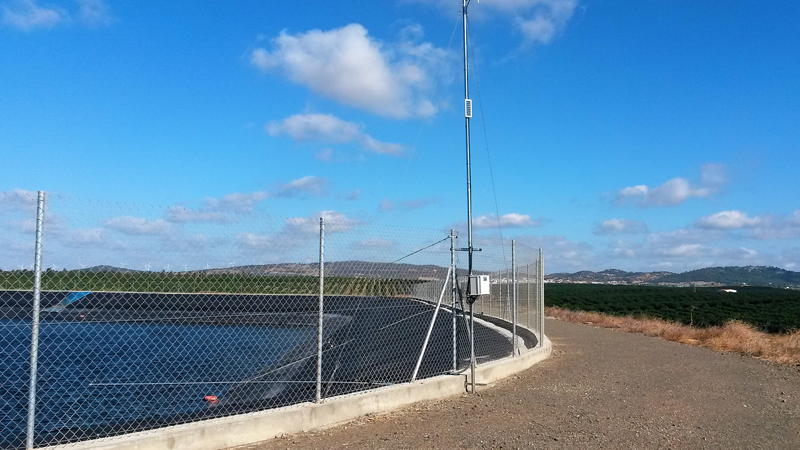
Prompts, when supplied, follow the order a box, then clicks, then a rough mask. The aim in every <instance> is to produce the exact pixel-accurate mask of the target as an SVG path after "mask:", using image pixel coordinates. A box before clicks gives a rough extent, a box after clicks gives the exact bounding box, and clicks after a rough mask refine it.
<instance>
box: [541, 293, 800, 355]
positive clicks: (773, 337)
mask: <svg viewBox="0 0 800 450" xmlns="http://www.w3.org/2000/svg"><path fill="white" fill-rule="evenodd" d="M545 312H546V314H547V315H548V316H552V317H555V318H556V319H559V320H563V321H566V322H574V323H582V324H586V325H594V326H598V327H602V328H613V329H616V330H621V331H628V332H632V333H641V334H644V335H647V336H654V337H660V338H662V339H666V340H668V341H674V342H680V343H682V344H688V345H695V346H699V347H706V348H710V349H713V350H717V351H723V352H735V353H740V354H743V355H749V356H753V357H756V358H760V359H764V360H767V361H771V362H774V363H777V364H784V365H792V366H796V365H800V331H795V332H793V333H785V334H769V333H763V332H760V331H757V330H756V329H754V328H753V327H752V326H750V325H748V324H746V323H743V322H739V321H730V322H728V323H726V324H725V325H723V326H721V327H711V328H697V327H693V326H689V325H683V324H680V323H675V322H667V321H664V320H660V319H651V318H647V317H631V316H624V317H620V316H608V315H605V314H599V313H593V312H585V311H570V310H567V309H561V308H554V307H548V308H546V309H545Z"/></svg>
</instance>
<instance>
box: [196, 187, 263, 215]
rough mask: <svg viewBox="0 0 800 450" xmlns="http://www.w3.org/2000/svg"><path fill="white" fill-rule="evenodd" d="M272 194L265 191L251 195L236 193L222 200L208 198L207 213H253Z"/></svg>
mask: <svg viewBox="0 0 800 450" xmlns="http://www.w3.org/2000/svg"><path fill="white" fill-rule="evenodd" d="M269 197H270V194H269V193H267V192H264V191H257V192H251V193H249V194H245V193H241V192H234V193H231V194H228V195H226V196H224V197H222V198H213V197H207V198H206V199H205V201H204V207H203V208H204V209H205V210H206V211H230V212H234V213H248V212H252V211H253V208H255V206H256V205H257V204H258V203H260V202H262V201H264V200H265V199H267V198H269Z"/></svg>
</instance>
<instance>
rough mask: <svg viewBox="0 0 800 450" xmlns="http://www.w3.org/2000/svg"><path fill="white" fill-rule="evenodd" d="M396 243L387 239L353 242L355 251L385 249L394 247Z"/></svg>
mask: <svg viewBox="0 0 800 450" xmlns="http://www.w3.org/2000/svg"><path fill="white" fill-rule="evenodd" d="M396 245H397V243H396V242H394V241H390V240H388V239H381V238H371V239H364V240H361V241H355V242H353V247H355V248H356V249H375V248H377V249H386V248H392V247H394V246H396Z"/></svg>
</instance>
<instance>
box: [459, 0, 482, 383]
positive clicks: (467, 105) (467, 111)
mask: <svg viewBox="0 0 800 450" xmlns="http://www.w3.org/2000/svg"><path fill="white" fill-rule="evenodd" d="M478 1H480V0H478ZM469 3H470V0H461V16H462V17H461V19H462V20H461V22H462V26H463V29H464V126H465V128H466V134H467V238H468V246H467V251H469V273H468V276H467V296H468V297H467V298H468V300H467V301H468V303H469V368H470V380H471V383H470V384H471V390H472V393H473V394H474V393H475V316H474V315H473V311H472V304H473V303H474V302H475V299H476V298H477V297H474V296H473V295H472V289H471V288H472V286H471V283H472V252H473V248H472V165H471V162H470V155H469V119H470V118H471V117H472V100H470V98H469V62H468V61H469V60H468V56H469V55H468V53H467V46H468V44H467V7H468V6H469Z"/></svg>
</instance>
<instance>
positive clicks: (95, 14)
mask: <svg viewBox="0 0 800 450" xmlns="http://www.w3.org/2000/svg"><path fill="white" fill-rule="evenodd" d="M77 1H78V6H79V8H78V19H80V21H81V22H83V23H84V24H86V25H89V26H103V25H110V24H111V23H112V22H113V20H114V19H113V17H112V16H111V8H110V7H109V6H108V4H107V3H106V2H105V1H104V0H77Z"/></svg>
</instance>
